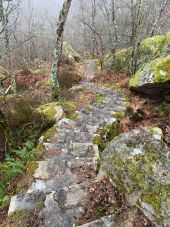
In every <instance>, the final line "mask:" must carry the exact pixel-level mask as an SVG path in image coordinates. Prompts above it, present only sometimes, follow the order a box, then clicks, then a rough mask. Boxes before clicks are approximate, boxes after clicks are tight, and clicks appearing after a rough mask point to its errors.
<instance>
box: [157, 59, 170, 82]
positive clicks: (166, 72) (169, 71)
mask: <svg viewBox="0 0 170 227" xmlns="http://www.w3.org/2000/svg"><path fill="white" fill-rule="evenodd" d="M153 72H154V78H155V81H156V82H162V81H166V80H170V55H168V56H167V57H165V58H163V59H160V60H159V61H158V62H156V63H155V64H154V65H153Z"/></svg>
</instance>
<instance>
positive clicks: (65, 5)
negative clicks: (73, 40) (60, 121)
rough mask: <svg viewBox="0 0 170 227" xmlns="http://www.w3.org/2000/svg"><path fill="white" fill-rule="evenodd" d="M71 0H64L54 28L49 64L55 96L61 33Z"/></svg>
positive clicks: (56, 94)
mask: <svg viewBox="0 0 170 227" xmlns="http://www.w3.org/2000/svg"><path fill="white" fill-rule="evenodd" d="M71 2H72V0H65V1H64V3H63V7H62V10H61V11H60V14H59V19H58V23H57V29H56V43H55V48H54V52H53V62H52V66H51V81H52V89H53V97H54V98H56V97H57V96H58V95H59V90H60V88H59V82H58V76H59V66H60V61H61V54H62V45H63V35H64V27H65V23H66V20H67V16H68V12H69V9H70V6H71Z"/></svg>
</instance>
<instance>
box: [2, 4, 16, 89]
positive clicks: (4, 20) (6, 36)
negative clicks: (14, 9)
mask: <svg viewBox="0 0 170 227" xmlns="http://www.w3.org/2000/svg"><path fill="white" fill-rule="evenodd" d="M0 21H1V22H2V29H3V34H4V42H5V55H6V57H7V61H8V68H9V74H10V77H11V78H12V79H11V88H12V90H13V92H14V93H16V79H15V74H13V73H12V60H11V53H10V46H9V31H8V14H7V15H5V13H4V7H3V1H2V0H0Z"/></svg>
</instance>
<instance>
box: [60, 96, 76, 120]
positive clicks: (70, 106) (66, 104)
mask: <svg viewBox="0 0 170 227" xmlns="http://www.w3.org/2000/svg"><path fill="white" fill-rule="evenodd" d="M58 103H59V104H60V105H61V106H62V108H63V110H64V112H65V113H66V115H67V117H68V118H70V117H71V116H72V115H73V114H75V112H76V110H78V106H77V105H76V103H75V102H72V101H67V100H60V101H59V102H58Z"/></svg>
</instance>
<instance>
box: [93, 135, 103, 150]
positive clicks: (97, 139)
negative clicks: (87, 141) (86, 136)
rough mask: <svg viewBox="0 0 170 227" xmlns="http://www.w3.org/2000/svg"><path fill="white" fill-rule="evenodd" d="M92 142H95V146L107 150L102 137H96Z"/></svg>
mask: <svg viewBox="0 0 170 227" xmlns="http://www.w3.org/2000/svg"><path fill="white" fill-rule="evenodd" d="M92 141H93V144H96V145H98V146H99V147H100V148H102V149H103V148H105V144H104V141H103V139H102V138H101V136H100V135H96V136H95V137H94V138H93V140H92Z"/></svg>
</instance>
